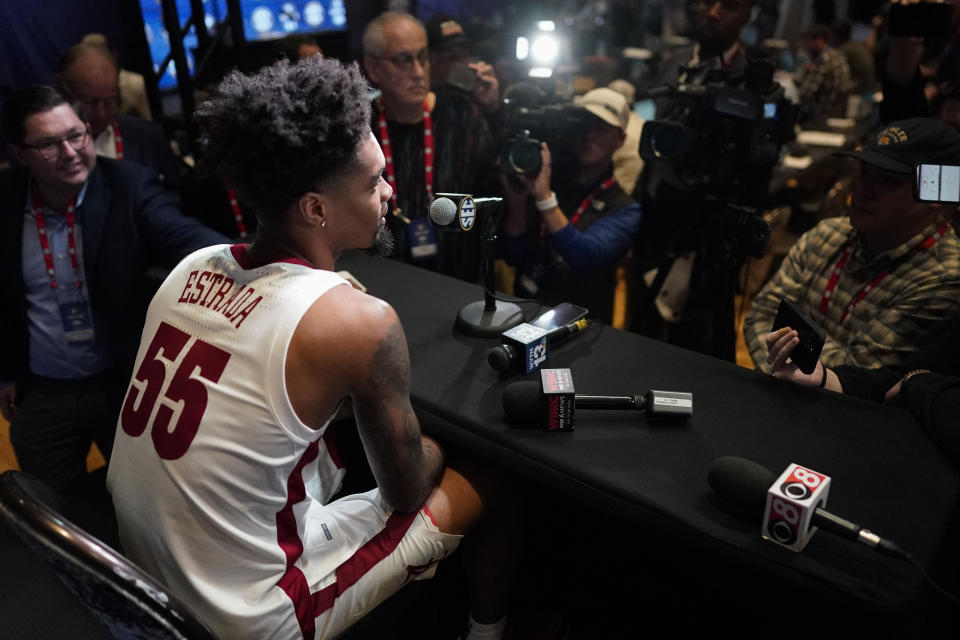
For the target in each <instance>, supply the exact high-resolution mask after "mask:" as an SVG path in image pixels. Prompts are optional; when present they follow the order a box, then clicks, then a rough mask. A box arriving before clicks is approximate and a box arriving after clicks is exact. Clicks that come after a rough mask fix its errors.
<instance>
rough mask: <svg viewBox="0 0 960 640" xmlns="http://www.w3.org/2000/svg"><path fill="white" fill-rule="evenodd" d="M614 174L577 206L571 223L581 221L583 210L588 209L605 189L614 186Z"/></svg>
mask: <svg viewBox="0 0 960 640" xmlns="http://www.w3.org/2000/svg"><path fill="white" fill-rule="evenodd" d="M613 182H614V181H613V176H611V177H609V178H607V179H606V180H604V181H603V183H601V184H600V185H598V186H597V187H596V188H594V190H593V191H591V192H590V195H588V196H587V197H586V198H584V199H583V202H581V203H580V206H579V207H577V210H576V212H574V214H573V216H571V218H570V224H571V225H575V224H577V223H578V222H580V217H581V216H582V215H583V212H584V211H586V210H587V207H588V206H589V205H590V204H591V203H593V200H594V199H595V198H596V197H597V196H598V195H600V194H601V193H602V192H603V191H606V190H607V189H609V188H610V187H612V186H613Z"/></svg>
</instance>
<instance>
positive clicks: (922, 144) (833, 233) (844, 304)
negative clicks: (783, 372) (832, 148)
mask: <svg viewBox="0 0 960 640" xmlns="http://www.w3.org/2000/svg"><path fill="white" fill-rule="evenodd" d="M845 155H850V156H853V157H855V158H857V159H858V160H859V161H860V180H859V183H858V184H857V186H856V188H855V189H854V192H853V199H852V202H851V206H850V209H849V211H848V214H849V218H846V217H843V218H827V219H825V220H823V221H821V222H820V224H818V225H817V226H816V227H814V228H813V229H812V230H810V231H808V232H807V233H805V234H804V235H803V236H801V237H800V239H799V240H798V241H797V243H796V245H794V246H793V248H792V249H791V250H790V252H789V253H788V254H787V257H786V258H785V259H784V261H783V264H782V265H781V266H780V269H779V270H778V271H777V273H776V274H775V275H774V276H773V278H772V279H771V280H770V281H769V282H768V283H767V284H766V285H765V286H764V288H763V289H762V290H761V291H760V293H758V294H757V296H756V297H755V298H754V300H753V303H752V306H751V308H750V312H749V313H748V314H747V318H746V322H745V325H744V337H745V338H746V342H747V346H748V347H749V349H750V355H751V357H752V358H753V362H754V364H755V365H756V366H758V367H760V368H762V369H763V370H765V371H769V365H770V362H768V353H767V346H766V345H767V343H768V342H769V341H770V340H771V339H773V342H774V343H775V342H776V341H777V340H779V339H780V338H787V340H788V341H793V346H796V344H797V338H796V336H794V335H792V334H789V331H787V330H783V329H781V330H780V331H779V332H778V333H777V334H775V337H773V336H771V335H769V332H770V331H771V327H772V326H773V321H774V316H775V315H776V312H777V307H778V305H779V304H780V301H781V300H783V299H787V300H790V301H791V302H793V303H794V304H795V305H796V306H797V307H798V308H799V309H800V311H801V313H803V314H804V315H806V316H807V317H808V318H810V319H811V320H812V321H814V322H816V323H817V324H819V325H820V326H821V327H822V328H823V329H824V331H825V332H826V334H827V339H826V343H825V344H824V347H823V351H822V353H821V355H820V359H821V361H822V362H823V365H825V366H827V367H834V366H837V365H842V364H852V365H857V366H860V367H869V368H874V367H880V366H888V367H898V366H900V365H902V364H903V362H904V361H905V360H906V359H907V357H908V356H909V355H910V354H912V353H913V352H915V351H917V350H918V349H920V348H921V347H923V346H924V345H925V344H927V343H929V342H930V341H931V340H932V339H933V338H934V337H935V336H936V335H937V333H938V332H939V331H940V330H941V329H942V328H943V326H944V323H945V322H946V321H947V320H948V318H949V317H950V316H951V314H953V313H956V312H957V310H958V306H960V239H958V238H957V235H956V233H955V232H954V230H953V228H952V226H951V225H950V224H949V221H948V220H946V219H945V218H944V216H943V211H942V207H941V205H939V204H935V203H925V202H917V201H916V199H915V197H914V185H913V182H914V171H915V167H916V165H917V164H920V163H952V162H956V159H957V158H958V157H960V133H958V132H957V131H955V130H954V129H953V128H952V127H950V126H949V125H948V124H946V123H944V122H943V121H940V120H933V119H929V118H911V119H908V120H900V121H897V122H892V123H890V125H889V126H887V127H885V128H884V129H882V130H881V131H880V132H878V133H877V134H875V135H874V136H873V137H872V138H871V139H870V140H869V142H868V143H867V144H866V146H865V148H864V149H863V150H862V151H856V152H845ZM788 334H789V337H788ZM824 371H825V370H824ZM829 382H830V381H829V380H828V379H827V375H826V374H825V373H824V374H823V375H822V380H821V386H824V385H826V384H828V383H829Z"/></svg>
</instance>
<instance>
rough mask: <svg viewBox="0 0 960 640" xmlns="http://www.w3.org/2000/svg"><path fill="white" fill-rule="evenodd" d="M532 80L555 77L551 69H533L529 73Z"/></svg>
mask: <svg viewBox="0 0 960 640" xmlns="http://www.w3.org/2000/svg"><path fill="white" fill-rule="evenodd" d="M528 75H529V76H530V77H531V78H549V77H551V76H552V75H553V69H552V68H550V67H532V68H531V69H530V71H529V73H528Z"/></svg>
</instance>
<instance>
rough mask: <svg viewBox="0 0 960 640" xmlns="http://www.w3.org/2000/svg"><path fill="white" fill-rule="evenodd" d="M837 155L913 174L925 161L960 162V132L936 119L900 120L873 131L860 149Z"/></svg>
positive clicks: (840, 152) (896, 171) (931, 162)
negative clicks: (917, 166)
mask: <svg viewBox="0 0 960 640" xmlns="http://www.w3.org/2000/svg"><path fill="white" fill-rule="evenodd" d="M837 155H843V156H851V157H853V158H857V159H858V160H860V161H862V162H866V163H867V164H870V165H873V166H875V167H879V168H881V169H886V170H887V171H893V172H895V173H913V171H914V167H916V165H918V164H923V163H929V164H960V132H958V131H957V130H956V129H954V128H953V127H952V126H950V125H949V124H947V123H946V122H944V121H943V120H937V119H935V118H909V119H907V120H897V121H895V122H891V123H890V124H888V125H886V126H884V127H883V128H882V129H880V130H879V131H878V132H876V133H874V134H872V135H871V136H870V138H869V140H868V141H867V142H866V144H864V146H863V149H861V150H860V151H838V152H837Z"/></svg>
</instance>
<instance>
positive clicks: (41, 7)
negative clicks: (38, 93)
mask: <svg viewBox="0 0 960 640" xmlns="http://www.w3.org/2000/svg"><path fill="white" fill-rule="evenodd" d="M124 1H126V2H130V1H133V2H136V0H3V1H2V2H0V85H3V86H5V87H17V86H22V85H25V84H30V83H34V82H46V83H49V82H50V81H51V79H52V75H53V70H54V67H55V66H56V63H57V58H58V57H59V56H60V54H61V53H63V51H64V50H66V48H67V47H69V46H70V45H72V44H74V43H76V42H79V41H80V39H81V38H82V37H83V36H85V35H86V34H88V33H91V32H98V33H102V34H104V35H106V36H107V38H108V39H109V40H110V43H111V45H112V46H113V47H115V48H119V49H120V51H121V64H123V63H124V62H125V61H124V60H123V57H124V56H123V51H124V50H125V48H126V42H125V38H124V33H123V26H122V22H121V20H120V14H119V11H118V7H119V4H120V2H124ZM127 64H129V63H127ZM127 68H130V67H129V66H128V67H127Z"/></svg>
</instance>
